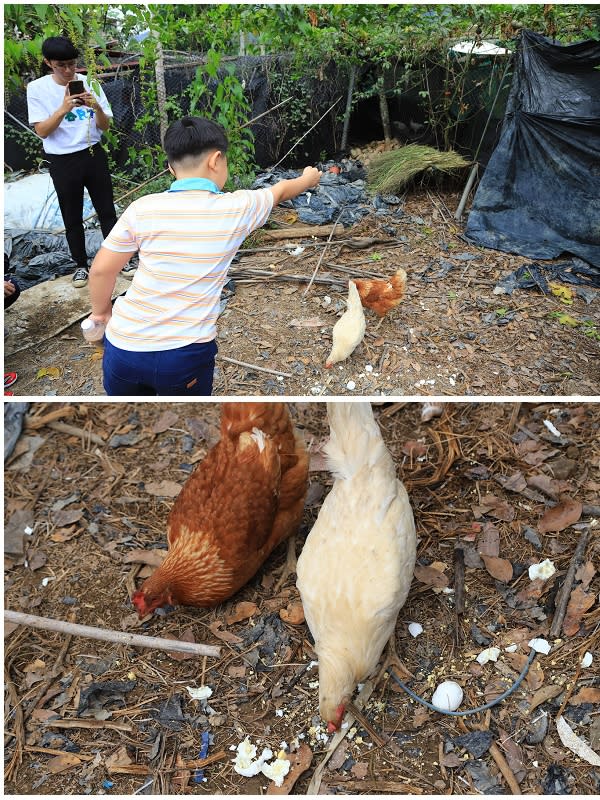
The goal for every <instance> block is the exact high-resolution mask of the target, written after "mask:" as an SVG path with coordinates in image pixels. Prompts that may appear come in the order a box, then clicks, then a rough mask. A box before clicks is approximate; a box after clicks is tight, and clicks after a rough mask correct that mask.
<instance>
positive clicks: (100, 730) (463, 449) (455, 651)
mask: <svg viewBox="0 0 600 800" xmlns="http://www.w3.org/2000/svg"><path fill="white" fill-rule="evenodd" d="M413 289H414V285H413ZM523 299H524V298H520V302H523ZM529 302H530V303H531V304H532V306H533V305H535V304H538V305H540V304H541V302H542V301H541V300H540V299H539V298H530V299H529ZM530 319H531V317H530ZM227 324H232V323H231V322H229V323H227ZM529 324H530V322H527V323H525V322H523V326H524V328H526V327H527V326H528V325H529ZM558 330H559V329H557V333H558ZM561 333H562V331H561ZM488 335H490V343H491V342H492V338H491V334H488ZM561 342H562V340H561ZM562 343H563V344H564V342H562ZM545 355H547V356H548V357H549V356H550V354H549V353H545ZM11 409H12V406H11V405H10V404H7V405H6V406H5V414H6V412H7V411H11ZM422 412H423V406H422V404H420V403H398V402H397V403H386V402H383V403H382V404H380V405H378V406H376V407H375V414H376V417H377V419H378V422H379V425H380V427H381V430H382V433H383V436H384V438H385V441H386V443H387V445H388V447H389V448H390V450H391V452H392V455H393V457H394V460H395V463H396V465H397V469H398V473H399V476H400V477H401V478H402V479H403V481H404V482H405V484H406V486H407V488H408V490H409V494H410V497H411V502H412V505H413V509H414V514H415V519H416V525H417V532H418V537H419V546H418V557H417V559H418V560H417V568H416V570H415V577H414V580H413V584H412V588H411V592H410V594H409V597H408V600H407V602H406V605H405V606H404V608H403V609H402V610H401V612H400V616H399V619H398V623H397V626H396V641H397V649H398V653H399V655H400V657H401V658H402V660H403V661H404V663H405V665H406V667H407V668H408V670H409V671H410V672H411V673H412V676H413V677H410V678H408V679H407V682H408V684H409V685H410V687H411V688H412V689H413V690H414V691H416V692H417V693H418V694H419V695H421V696H424V697H426V698H428V699H430V698H431V695H432V691H433V688H434V686H435V685H437V684H438V683H439V682H440V681H442V680H447V679H452V680H455V681H457V682H458V683H459V684H460V685H461V686H462V687H463V689H464V694H465V699H464V701H463V706H462V708H474V707H478V706H480V705H482V704H483V703H484V702H487V701H490V700H492V699H494V698H496V697H497V696H498V695H499V694H500V693H501V692H502V691H503V690H504V689H506V688H507V687H508V686H510V685H511V684H513V683H514V681H515V680H516V679H517V676H518V674H519V673H520V672H521V670H522V668H523V665H524V662H525V661H526V658H527V654H528V652H529V647H528V645H527V642H528V641H529V640H530V639H532V638H533V637H544V638H546V639H548V640H549V642H550V644H551V646H552V649H551V651H550V654H549V655H543V654H539V655H537V656H536V658H535V660H534V662H533V664H532V665H531V666H530V668H529V670H528V672H527V674H526V677H525V679H524V681H523V682H522V683H521V684H520V685H519V686H518V688H517V689H516V690H515V691H514V692H513V693H512V694H511V695H510V696H509V697H508V698H507V699H505V700H503V701H502V702H501V703H499V704H497V705H495V706H493V707H492V708H491V709H489V710H488V711H486V712H482V713H478V714H475V715H472V716H466V717H459V718H455V717H448V716H442V715H440V714H438V713H436V712H433V711H430V710H427V709H426V708H424V707H423V706H421V705H418V704H416V703H415V702H413V701H412V700H410V699H409V698H408V697H407V695H406V694H405V693H404V691H403V690H402V689H401V688H400V687H398V686H396V684H395V683H394V682H393V681H392V680H390V678H389V677H388V675H387V674H384V675H382V676H380V679H379V680H378V681H375V685H374V688H373V691H372V694H371V696H370V699H369V700H368V702H367V703H366V707H365V708H364V709H363V711H362V712H359V715H358V716H357V721H356V722H355V723H354V724H353V725H352V726H351V727H350V728H348V729H346V736H345V737H344V738H343V740H342V742H341V744H340V745H339V747H338V748H337V750H336V752H335V753H334V754H333V755H332V756H331V758H330V760H329V761H328V763H327V764H326V765H325V766H324V768H323V769H322V772H319V765H320V764H321V762H322V761H323V759H324V757H325V754H326V752H327V750H328V747H329V744H330V741H331V737H328V736H327V734H326V733H325V730H324V727H323V726H322V724H321V723H320V721H319V718H318V689H317V683H316V682H317V679H318V673H317V669H316V667H315V665H314V663H313V661H314V652H313V650H312V647H311V638H310V634H309V632H308V629H307V627H306V624H305V623H304V622H303V620H302V617H301V616H299V617H297V618H296V619H294V620H293V622H294V624H292V622H291V621H290V618H289V612H290V609H291V610H294V609H295V610H296V612H297V611H298V601H299V596H298V592H297V590H296V588H295V578H294V576H291V577H289V578H288V579H287V580H286V581H285V583H284V584H283V586H282V588H281V589H280V591H279V592H275V591H274V585H275V583H276V580H277V577H278V575H279V570H280V568H281V567H282V565H283V562H284V560H285V546H281V547H279V548H278V549H277V550H276V551H275V552H274V553H273V555H272V556H271V558H270V559H269V560H268V561H267V563H266V564H265V565H264V566H263V568H261V569H260V570H259V572H258V574H257V575H256V576H255V578H254V579H252V580H251V581H250V582H249V583H248V584H247V585H246V587H244V588H243V589H242V590H241V591H240V592H239V593H238V594H237V595H236V596H234V597H233V598H232V599H231V600H230V601H228V602H226V603H224V604H223V605H221V606H219V607H217V608H215V609H212V610H202V609H194V608H178V609H175V610H173V611H171V612H169V613H167V614H166V615H162V616H158V615H156V614H155V615H154V616H153V617H152V619H151V620H150V621H148V622H143V623H140V622H139V621H138V619H137V616H136V615H135V614H134V613H133V608H132V605H131V603H130V600H129V597H130V595H131V592H132V591H133V589H134V588H135V586H136V585H139V582H140V579H141V577H143V576H144V575H146V574H148V572H149V568H148V567H147V566H143V565H142V564H140V563H139V558H140V554H139V551H151V550H153V549H156V548H164V547H165V546H166V543H165V520H166V517H167V513H168V510H169V508H170V506H171V504H172V502H173V496H174V494H175V492H176V491H177V490H178V487H179V486H180V485H181V484H182V483H183V482H184V481H185V478H186V476H187V475H188V474H189V472H190V471H191V469H192V467H193V465H194V464H195V463H196V462H197V461H198V460H200V459H201V458H202V457H203V456H204V454H205V453H206V451H207V449H208V448H209V447H210V446H211V445H212V444H213V443H214V442H215V441H216V438H217V436H218V428H217V425H218V417H219V404H218V403H212V404H210V403H186V404H185V405H181V404H175V403H161V404H157V403H141V402H140V403H136V404H132V403H83V402H80V403H77V404H63V403H42V402H38V403H32V404H31V406H30V408H29V412H28V415H27V418H26V428H25V430H24V432H23V433H22V434H21V436H20V438H19V440H18V442H17V445H16V449H15V451H14V452H13V454H12V455H11V456H10V458H9V460H8V462H7V466H6V473H5V514H6V529H5V551H6V553H5V606H6V608H9V609H12V610H15V611H20V612H26V613H31V614H35V615H39V616H43V617H50V618H54V619H59V620H71V621H75V622H77V623H80V624H86V625H91V626H97V627H101V628H104V629H109V630H116V631H122V630H124V631H130V632H135V633H145V634H147V635H150V636H165V635H169V634H170V635H172V636H173V637H175V638H186V637H193V640H195V641H196V642H202V643H205V644H209V645H216V646H218V647H220V656H219V657H204V658H196V657H193V658H191V659H184V660H177V659H176V658H174V657H173V656H172V655H170V654H169V653H167V652H163V651H158V650H152V649H136V648H133V647H129V646H126V645H120V644H116V643H109V642H101V641H97V640H92V639H84V638H80V637H76V636H73V637H69V636H66V635H64V634H59V633H55V632H50V631H44V630H36V629H33V628H29V627H18V628H15V627H14V626H13V625H7V626H6V630H5V759H6V761H5V769H6V772H5V792H6V793H7V794H35V795H40V794H42V795H44V794H61V795H70V794H87V793H91V794H102V793H107V794H110V793H111V792H112V793H116V794H120V795H123V794H124V795H131V794H133V793H139V794H159V793H162V794H205V795H206V794H210V795H221V794H254V795H258V794H264V793H265V792H268V793H274V784H273V783H272V781H270V780H269V779H268V778H266V777H265V776H264V775H263V774H258V775H256V776H254V777H243V776H242V775H240V774H238V773H237V772H236V771H235V770H234V768H233V759H234V757H235V748H237V746H238V745H239V744H240V743H241V742H243V741H244V739H245V738H246V737H248V738H249V740H250V742H251V743H252V744H254V745H256V746H257V747H258V753H260V752H261V751H262V749H263V748H264V747H269V748H270V749H271V750H272V751H273V753H274V754H277V753H278V752H279V751H280V750H281V749H285V748H287V753H288V754H289V758H290V760H291V761H292V768H291V771H290V773H289V774H288V777H287V778H286V781H285V783H284V785H283V787H282V788H281V790H279V793H281V792H284V793H290V792H291V793H295V794H296V793H297V794H303V793H306V792H307V790H309V788H310V791H311V793H321V794H336V793H342V794H427V795H429V794H482V793H483V794H485V793H487V794H502V793H507V794H514V793H515V792H516V790H517V789H518V790H520V792H522V793H523V794H582V795H591V794H598V793H599V792H600V769H599V768H598V767H597V766H596V767H593V766H591V765H590V763H589V762H588V760H586V756H583V757H582V756H581V751H580V755H576V754H575V752H573V750H572V748H573V747H579V744H577V740H584V741H585V742H587V744H588V745H589V746H591V747H592V748H593V749H594V750H595V751H596V753H598V752H599V750H600V727H599V725H600V717H599V715H598V708H599V705H598V703H599V700H600V684H599V681H598V677H597V675H598V669H597V663H598V659H599V658H600V653H599V652H598V643H599V639H600V605H599V602H598V596H599V592H600V578H599V577H598V573H597V569H598V565H599V559H600V543H599V538H598V532H597V531H598V517H599V514H600V508H599V504H598V490H599V489H600V436H599V432H600V404H593V403H586V402H578V403H574V402H569V403H561V402H557V401H556V400H552V401H551V402H547V403H546V402H545V403H541V404H534V403H522V404H518V403H483V402H478V403H477V402H473V403H468V402H467V403H465V402H460V403H447V404H446V406H445V409H444V410H443V412H442V415H441V416H434V417H433V418H432V419H430V420H429V421H423V419H422ZM292 413H293V415H294V418H295V421H296V424H297V426H298V427H299V428H300V429H301V430H303V431H304V435H305V438H306V441H307V444H308V445H309V446H310V448H311V453H312V454H313V462H312V469H311V473H310V488H309V493H308V499H307V506H306V510H305V515H304V520H303V525H302V529H301V531H300V533H299V534H298V536H297V541H296V547H297V551H298V552H299V551H300V549H301V547H302V542H303V541H304V539H305V537H306V535H307V533H308V531H309V530H310V527H311V525H312V523H313V522H314V520H315V518H316V515H317V514H318V511H319V507H320V505H321V502H322V498H323V496H324V495H325V494H326V493H327V491H328V487H329V485H330V483H331V478H330V476H329V474H328V473H327V472H324V471H322V469H323V468H322V462H321V463H320V462H319V459H318V449H319V444H320V443H321V442H322V441H323V439H324V437H325V436H326V433H327V422H326V408H325V405H324V404H323V403H319V402H311V403H297V404H292ZM69 426H70V427H69ZM25 527H27V528H28V529H31V533H30V534H29V535H23V530H24V528H25ZM578 543H581V544H580V547H579V550H578V551H576V548H577V545H578ZM456 548H459V549H462V551H463V556H464V562H465V576H464V583H463V581H462V579H461V577H460V574H461V573H460V569H459V564H460V559H459V558H458V556H457V551H456ZM545 559H548V560H549V561H550V562H552V564H553V565H554V567H555V569H556V572H555V573H554V574H552V575H550V577H547V579H541V578H538V579H536V580H532V579H531V578H530V575H529V567H530V566H531V565H533V564H535V563H539V562H542V561H544V560H545ZM571 566H573V567H574V573H573V572H572V571H571V572H570V567H571ZM332 580H335V574H332ZM357 580H360V576H357ZM562 587H566V588H564V589H563V588H562ZM461 590H464V592H463V594H464V612H462V613H459V611H460V609H459V607H458V606H459V605H460V595H461ZM324 591H326V587H324ZM562 596H564V597H565V599H568V600H569V603H568V606H567V607H566V614H565V617H564V621H563V623H562V628H561V627H560V626H559V628H558V631H559V632H558V634H556V635H551V634H550V627H551V625H552V624H554V623H556V622H557V615H558V614H559V610H560V609H561V608H562V609H563V611H564V608H565V607H564V604H562V603H561V597H562ZM557 609H558V610H557ZM282 617H284V618H285V619H287V620H288V621H284V619H283V618H282ZM410 622H418V623H420V624H421V625H422V627H423V633H422V634H421V635H419V636H418V637H416V638H412V637H411V635H410V634H409V632H408V623H410ZM512 645H516V646H517V647H516V652H511V651H512V650H513V649H514V648H513V647H512ZM490 646H494V647H497V648H498V653H496V655H497V656H498V658H497V661H495V662H494V661H490V662H488V663H485V664H480V663H478V661H477V660H476V659H477V656H478V655H479V654H480V653H481V652H482V651H484V650H486V649H487V648H489V647H490ZM506 648H509V649H508V650H507V649H506ZM586 653H591V654H592V656H593V659H594V660H593V664H592V666H591V667H586V666H583V665H582V659H583V658H584V656H585V654H586ZM583 663H584V664H586V663H587V661H584V662H583ZM188 686H191V687H200V686H208V687H210V689H211V690H212V696H211V697H210V698H209V699H208V700H194V699H192V698H191V696H190V695H189V693H188V691H187V689H186V687H188ZM366 686H368V684H367V685H366ZM363 691H364V690H363ZM565 722H566V723H567V724H568V726H570V728H571V729H572V731H573V734H574V736H575V737H576V739H575V740H572V741H575V742H576V744H575V745H574V744H573V743H572V742H571V744H567V743H564V742H563V741H562V739H561V736H560V735H559V730H560V728H561V725H562V727H563V728H564V723H565ZM557 726H558V727H557ZM203 741H204V745H205V746H204V747H202V743H203ZM282 743H285V747H284V745H283V744H282ZM201 749H202V752H203V757H206V758H207V760H206V761H205V762H204V769H203V772H204V781H203V782H202V779H201V778H200V780H201V782H199V783H197V782H195V781H194V775H195V773H194V769H195V768H196V765H195V764H194V763H193V762H194V761H195V760H196V759H198V757H199V753H200V751H201ZM589 758H590V756H589V754H588V755H587V759H589ZM597 759H598V756H596V764H597ZM319 775H320V778H319ZM311 781H312V783H311Z"/></svg>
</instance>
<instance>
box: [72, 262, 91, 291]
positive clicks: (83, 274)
mask: <svg viewBox="0 0 600 800" xmlns="http://www.w3.org/2000/svg"><path fill="white" fill-rule="evenodd" d="M87 282H88V271H87V269H86V268H85V267H78V268H77V269H76V270H75V272H74V273H73V286H75V287H76V288H77V289H81V287H82V286H86V285H87Z"/></svg>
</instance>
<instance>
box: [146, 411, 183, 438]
mask: <svg viewBox="0 0 600 800" xmlns="http://www.w3.org/2000/svg"><path fill="white" fill-rule="evenodd" d="M178 421H179V414H176V413H175V412H174V411H163V413H162V414H161V415H160V417H159V418H158V419H157V420H156V422H155V423H154V425H153V426H152V433H164V432H165V431H167V430H169V428H171V427H173V425H175V423H176V422H178Z"/></svg>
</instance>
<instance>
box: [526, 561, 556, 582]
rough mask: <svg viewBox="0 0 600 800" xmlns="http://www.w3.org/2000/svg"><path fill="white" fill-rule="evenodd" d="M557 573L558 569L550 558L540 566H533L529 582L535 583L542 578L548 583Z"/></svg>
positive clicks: (541, 562) (530, 568) (530, 569)
mask: <svg viewBox="0 0 600 800" xmlns="http://www.w3.org/2000/svg"><path fill="white" fill-rule="evenodd" d="M555 572H556V567H555V566H554V564H553V563H552V561H550V559H549V558H546V559H545V560H544V561H540V563H539V564H532V565H531V566H530V567H529V580H531V581H534V580H536V578H541V579H542V580H543V581H547V580H548V578H551V577H552V576H553V575H554V573H555Z"/></svg>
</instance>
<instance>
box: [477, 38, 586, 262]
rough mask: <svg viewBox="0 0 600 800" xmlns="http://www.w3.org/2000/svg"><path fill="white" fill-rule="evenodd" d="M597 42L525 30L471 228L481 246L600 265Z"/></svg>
mask: <svg viewBox="0 0 600 800" xmlns="http://www.w3.org/2000/svg"><path fill="white" fill-rule="evenodd" d="M599 66H600V42H593V41H587V42H579V43H577V44H571V45H566V46H561V45H558V44H553V43H552V42H550V41H549V40H548V39H546V38H545V37H543V36H540V35H539V34H537V33H533V32H532V31H523V32H522V34H521V37H520V41H519V47H518V49H517V52H516V54H515V65H514V73H513V81H512V86H511V90H510V94H509V98H508V103H507V108H506V114H505V119H504V125H503V128H502V132H501V135H500V140H499V142H498V145H497V147H496V149H495V151H494V153H493V155H492V157H491V159H490V161H489V163H488V166H487V168H486V170H485V173H484V174H483V177H482V179H481V183H480V184H479V187H478V189H477V193H476V195H475V198H474V200H473V206H472V209H471V212H470V214H469V219H468V223H467V228H466V235H467V237H468V238H469V239H470V240H471V241H472V242H475V243H476V244H480V245H483V246H484V247H490V248H493V249H495V250H502V251H505V252H509V253H518V254H519V255H523V256H528V257H530V258H542V259H544V258H546V259H551V258H556V257H557V256H560V255H561V253H571V254H573V255H576V256H579V257H580V258H582V259H584V260H585V261H587V262H588V263H590V264H593V265H594V266H596V267H600V70H599V69H598V67H599Z"/></svg>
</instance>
